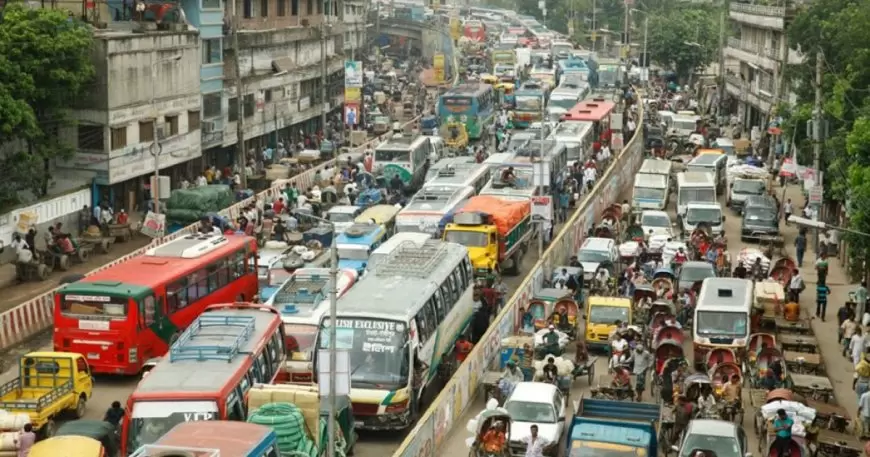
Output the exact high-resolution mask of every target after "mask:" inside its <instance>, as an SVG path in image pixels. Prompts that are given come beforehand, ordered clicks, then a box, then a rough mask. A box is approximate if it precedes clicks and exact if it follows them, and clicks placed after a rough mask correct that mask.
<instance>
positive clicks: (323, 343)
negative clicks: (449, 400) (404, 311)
mask: <svg viewBox="0 0 870 457" xmlns="http://www.w3.org/2000/svg"><path fill="white" fill-rule="evenodd" d="M367 305H371V306H376V303H374V302H372V303H368V304H367ZM328 326H329V320H328V319H327V320H324V322H323V327H321V329H320V332H319V335H320V338H319V341H320V344H319V345H318V347H319V348H321V349H328V348H329V329H328ZM335 331H336V333H335V336H336V338H335V347H336V349H337V350H339V351H347V352H348V357H349V358H350V383H351V387H354V388H357V389H373V388H374V389H384V390H395V389H399V388H401V387H403V386H405V385H407V384H408V376H409V374H410V355H409V353H408V332H409V330H408V329H407V328H406V326H405V324H404V323H402V322H399V321H392V320H384V319H369V318H339V319H338V326H337V327H336V329H335ZM314 372H315V373H317V367H315V368H314Z"/></svg>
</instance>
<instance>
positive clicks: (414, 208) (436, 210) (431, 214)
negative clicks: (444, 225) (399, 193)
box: [396, 184, 476, 236]
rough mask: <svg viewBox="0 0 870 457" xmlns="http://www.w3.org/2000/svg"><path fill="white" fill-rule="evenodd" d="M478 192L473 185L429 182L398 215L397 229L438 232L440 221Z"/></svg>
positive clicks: (430, 233) (434, 234) (399, 230)
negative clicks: (434, 183)
mask: <svg viewBox="0 0 870 457" xmlns="http://www.w3.org/2000/svg"><path fill="white" fill-rule="evenodd" d="M475 194H476V192H475V191H474V188H473V187H471V186H458V185H456V184H449V185H447V184H445V185H440V184H437V185H432V184H427V185H425V186H423V188H422V189H420V191H419V192H417V194H416V195H414V197H413V198H411V200H410V201H409V202H408V204H406V205H405V207H404V208H402V210H401V211H399V214H397V215H396V231H397V232H399V233H404V232H416V233H426V234H429V235H431V236H436V235H437V234H438V223H439V222H441V219H442V218H443V217H444V216H446V215H447V214H448V213H450V212H451V211H453V210H454V209H456V208H457V207H458V206H459V205H460V204H461V203H462V202H464V201H465V200H467V199H469V198H471V197H473V196H474V195H475Z"/></svg>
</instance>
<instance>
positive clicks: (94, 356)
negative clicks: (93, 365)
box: [88, 352, 100, 360]
mask: <svg viewBox="0 0 870 457" xmlns="http://www.w3.org/2000/svg"><path fill="white" fill-rule="evenodd" d="M88 359H90V360H100V354H97V353H96V352H88Z"/></svg>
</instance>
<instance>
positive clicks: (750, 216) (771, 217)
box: [743, 207, 777, 223]
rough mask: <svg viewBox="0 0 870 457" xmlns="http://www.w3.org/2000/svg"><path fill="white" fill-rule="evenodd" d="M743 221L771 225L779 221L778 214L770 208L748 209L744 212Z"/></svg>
mask: <svg viewBox="0 0 870 457" xmlns="http://www.w3.org/2000/svg"><path fill="white" fill-rule="evenodd" d="M743 219H745V220H747V221H752V222H764V223H771V222H775V221H776V220H777V214H776V212H775V211H772V210H770V209H769V208H759V207H755V208H747V209H746V210H745V211H744V212H743Z"/></svg>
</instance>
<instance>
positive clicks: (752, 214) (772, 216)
mask: <svg viewBox="0 0 870 457" xmlns="http://www.w3.org/2000/svg"><path fill="white" fill-rule="evenodd" d="M762 236H779V208H778V207H777V206H776V202H775V201H774V200H773V198H772V197H770V196H769V195H761V196H753V197H749V198H747V199H746V203H745V204H744V206H743V222H742V223H741V225H740V239H741V240H751V239H756V240H757V239H759V238H760V237H762Z"/></svg>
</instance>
